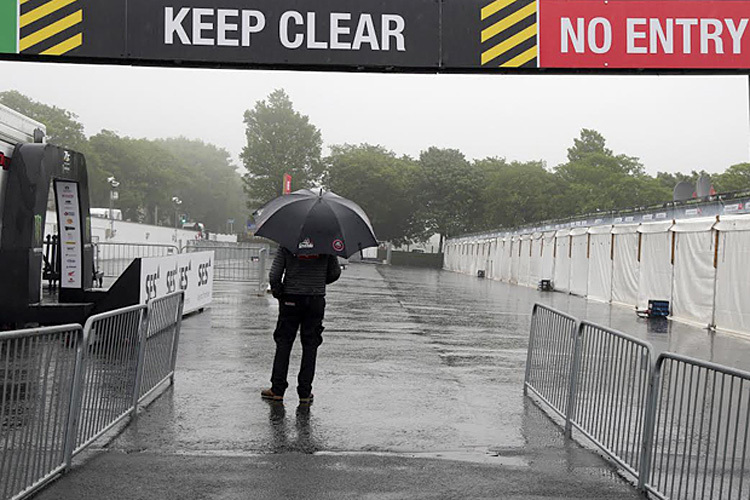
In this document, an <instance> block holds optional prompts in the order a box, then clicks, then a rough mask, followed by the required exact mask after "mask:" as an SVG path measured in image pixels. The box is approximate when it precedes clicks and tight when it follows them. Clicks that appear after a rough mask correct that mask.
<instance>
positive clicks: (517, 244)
mask: <svg viewBox="0 0 750 500" xmlns="http://www.w3.org/2000/svg"><path fill="white" fill-rule="evenodd" d="M520 250H521V237H520V236H518V235H514V236H513V238H512V239H511V247H510V251H511V255H510V282H511V283H518V268H519V267H520V263H521V254H520Z"/></svg>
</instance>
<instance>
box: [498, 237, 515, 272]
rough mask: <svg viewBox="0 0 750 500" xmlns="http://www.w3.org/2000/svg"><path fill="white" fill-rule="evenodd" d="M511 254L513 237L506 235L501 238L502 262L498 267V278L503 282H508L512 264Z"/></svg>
mask: <svg viewBox="0 0 750 500" xmlns="http://www.w3.org/2000/svg"><path fill="white" fill-rule="evenodd" d="M512 253H513V237H512V236H511V235H509V234H508V235H506V236H505V237H504V238H503V248H502V254H503V262H502V266H501V267H500V276H501V278H500V279H502V280H503V281H505V282H509V281H510V268H511V262H512Z"/></svg>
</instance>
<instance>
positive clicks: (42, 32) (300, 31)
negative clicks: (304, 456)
mask: <svg viewBox="0 0 750 500" xmlns="http://www.w3.org/2000/svg"><path fill="white" fill-rule="evenodd" d="M749 19H750V0H647V1H644V0H406V1H405V0H357V1H356V2H352V1H351V0H315V1H313V0H252V1H250V2H248V1H244V2H239V1H238V0H224V1H221V2H218V1H217V0H182V1H179V2H177V3H175V2H172V1H167V0H128V1H126V0H110V1H106V2H102V1H98V0H66V1H60V2H57V1H54V2H46V3H45V2H40V1H26V0H0V55H2V54H5V56H4V57H5V58H6V59H7V58H12V55H14V54H19V55H21V56H23V58H24V59H25V60H28V59H29V58H31V59H34V56H62V59H61V60H66V61H67V60H69V59H80V58H83V59H86V60H93V59H104V60H111V61H113V62H120V63H121V62H123V60H125V61H126V62H127V60H131V61H133V62H134V63H137V64H141V63H146V64H154V63H156V64H163V65H174V64H184V63H190V64H194V65H207V66H211V67H215V66H221V65H225V66H230V67H263V68H285V67H293V68H298V69H299V68H301V69H326V68H328V69H366V70H367V69H369V70H379V71H381V70H382V71H391V70H394V71H398V70H401V71H469V72H481V71H485V70H502V71H514V70H524V71H528V70H532V71H533V70H538V69H544V68H550V69H571V70H577V69H585V70H599V71H601V72H606V71H609V70H612V69H620V70H623V69H640V70H649V69H651V70H659V69H678V70H693V69H695V70H706V69H709V70H711V69H713V70H722V69H750V30H748V22H749ZM40 60H44V61H49V60H50V59H49V58H47V57H45V58H40ZM53 60H54V59H53Z"/></svg>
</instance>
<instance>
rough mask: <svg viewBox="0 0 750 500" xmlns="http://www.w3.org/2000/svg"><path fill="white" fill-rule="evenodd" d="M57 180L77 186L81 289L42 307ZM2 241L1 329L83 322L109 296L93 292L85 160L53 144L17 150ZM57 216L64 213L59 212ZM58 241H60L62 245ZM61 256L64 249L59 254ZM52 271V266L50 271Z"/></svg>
mask: <svg viewBox="0 0 750 500" xmlns="http://www.w3.org/2000/svg"><path fill="white" fill-rule="evenodd" d="M53 180H67V181H72V182H75V183H77V185H78V191H79V197H78V199H79V203H78V204H79V206H78V207H77V208H78V210H79V211H80V222H81V247H82V259H81V286H80V288H63V287H60V288H59V291H58V293H59V295H58V302H57V303H49V304H47V303H42V302H41V281H42V268H43V261H44V255H45V253H44V248H43V246H44V242H43V240H42V238H43V235H44V224H45V216H46V214H47V200H48V195H49V190H50V185H51V183H52V182H53ZM2 203H3V205H4V207H3V208H4V210H3V231H2V237H1V238H0V275H1V276H2V279H1V281H2V283H3V285H2V286H0V324H4V325H8V324H17V323H23V322H34V323H40V324H50V323H62V322H67V321H76V322H81V321H83V320H85V318H86V317H87V316H88V314H89V313H90V312H91V311H92V310H93V307H94V302H95V301H96V299H97V298H98V297H99V298H101V297H102V296H103V294H105V292H97V291H93V290H91V287H92V284H93V276H94V269H93V260H94V250H93V247H92V244H91V221H90V216H89V209H90V207H89V191H88V175H87V172H86V160H85V158H84V157H83V155H82V154H80V153H77V152H75V151H71V150H68V149H64V148H61V147H58V146H53V145H51V144H26V143H21V144H18V145H17V146H16V147H15V151H14V152H13V157H12V158H11V160H10V165H9V167H8V172H7V186H6V190H5V197H4V199H3V200H2ZM58 210H60V208H59V207H58ZM58 241H59V240H58ZM56 251H57V253H58V254H59V249H58V250H56ZM47 267H49V266H47Z"/></svg>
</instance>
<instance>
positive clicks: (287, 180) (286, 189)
mask: <svg viewBox="0 0 750 500" xmlns="http://www.w3.org/2000/svg"><path fill="white" fill-rule="evenodd" d="M291 192H292V176H291V175H289V174H284V185H283V186H282V190H281V194H289V193H291Z"/></svg>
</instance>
